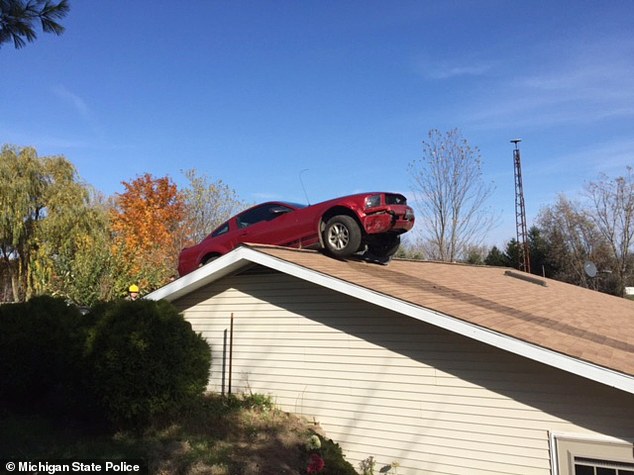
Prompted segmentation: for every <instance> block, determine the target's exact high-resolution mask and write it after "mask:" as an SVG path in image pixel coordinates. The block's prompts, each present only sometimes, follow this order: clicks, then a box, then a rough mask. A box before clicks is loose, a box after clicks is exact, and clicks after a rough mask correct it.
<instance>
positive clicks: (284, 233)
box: [178, 193, 414, 276]
mask: <svg viewBox="0 0 634 475" xmlns="http://www.w3.org/2000/svg"><path fill="white" fill-rule="evenodd" d="M413 226H414V212H413V210H412V208H410V207H409V206H407V200H406V199H405V197H404V196H403V195H400V194H397V193H361V194H357V195H351V196H344V197H342V198H336V199H333V200H329V201H324V202H323V203H318V204H314V205H311V206H304V205H300V204H296V203H286V202H282V201H279V202H277V201H276V202H269V203H263V204H260V205H257V206H254V207H253V208H249V209H248V210H246V211H243V212H242V213H240V214H238V215H237V216H234V217H233V218H231V219H229V220H228V221H227V222H225V223H223V224H221V225H220V226H219V227H218V228H216V229H215V230H214V231H213V232H212V233H211V234H210V235H209V236H207V237H206V238H205V239H203V240H202V242H200V243H199V244H197V245H195V246H192V247H187V248H185V249H183V250H182V251H181V253H180V256H179V257H178V273H179V274H180V275H181V276H183V275H185V274H188V273H189V272H191V271H193V270H195V269H196V268H197V267H200V266H202V265H204V264H207V263H208V262H210V261H212V260H213V259H215V258H217V257H218V256H221V255H223V254H226V253H227V252H229V251H231V250H232V249H234V248H235V247H237V246H238V245H239V244H241V243H256V244H274V245H278V246H288V247H296V248H309V249H324V250H325V251H326V253H328V254H330V255H332V256H334V257H349V256H351V255H352V254H355V253H358V252H364V256H365V257H367V258H368V259H371V260H376V261H379V262H387V261H388V260H389V258H390V257H391V256H392V255H393V254H394V253H395V252H396V251H397V250H398V247H399V245H400V242H401V240H400V235H401V234H402V233H404V232H406V231H409V230H410V229H412V227H413Z"/></svg>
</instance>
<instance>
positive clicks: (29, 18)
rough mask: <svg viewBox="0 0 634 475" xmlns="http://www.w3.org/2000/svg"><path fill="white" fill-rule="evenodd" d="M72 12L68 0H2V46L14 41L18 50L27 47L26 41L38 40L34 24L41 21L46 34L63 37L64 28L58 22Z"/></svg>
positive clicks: (0, 29)
mask: <svg viewBox="0 0 634 475" xmlns="http://www.w3.org/2000/svg"><path fill="white" fill-rule="evenodd" d="M69 10H70V5H69V3H68V0H60V1H59V2H57V3H54V2H52V1H51V0H27V1H25V0H0V45H2V43H5V42H8V41H13V45H14V46H15V48H16V49H18V48H22V47H24V46H25V45H26V43H25V41H24V40H25V39H26V41H28V42H32V41H34V40H35V39H36V37H37V35H36V33H35V28H34V26H33V23H35V22H36V21H38V20H39V22H40V25H41V26H42V30H43V31H44V32H46V33H54V34H56V35H61V34H62V33H63V32H64V27H63V26H62V25H60V24H59V23H58V22H57V21H58V20H61V19H62V18H64V17H65V16H66V14H67V13H68V11H69Z"/></svg>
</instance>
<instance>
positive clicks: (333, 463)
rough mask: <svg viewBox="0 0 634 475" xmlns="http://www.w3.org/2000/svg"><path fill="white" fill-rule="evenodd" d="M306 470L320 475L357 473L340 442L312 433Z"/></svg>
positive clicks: (307, 449)
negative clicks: (346, 457) (345, 455)
mask: <svg viewBox="0 0 634 475" xmlns="http://www.w3.org/2000/svg"><path fill="white" fill-rule="evenodd" d="M305 449H306V459H307V462H306V472H307V473H318V474H319V475H357V472H356V471H355V470H354V467H353V466H352V464H350V462H348V461H347V460H346V459H345V457H344V455H343V452H342V451H341V447H340V446H339V444H337V443H336V442H334V441H333V440H332V439H326V438H325V437H323V436H321V435H319V434H315V433H312V434H310V436H309V438H308V441H307V443H306V447H305Z"/></svg>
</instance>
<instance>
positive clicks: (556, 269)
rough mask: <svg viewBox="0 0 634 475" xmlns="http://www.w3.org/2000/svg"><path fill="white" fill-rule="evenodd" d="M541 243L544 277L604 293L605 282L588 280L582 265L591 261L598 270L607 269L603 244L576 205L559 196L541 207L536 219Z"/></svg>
mask: <svg viewBox="0 0 634 475" xmlns="http://www.w3.org/2000/svg"><path fill="white" fill-rule="evenodd" d="M538 225H539V228H540V230H541V234H542V236H543V239H544V247H545V258H544V260H545V263H546V268H547V269H548V271H547V276H549V277H550V276H552V277H553V278H555V279H558V280H562V281H564V282H569V283H571V284H576V285H580V286H582V287H587V288H593V289H596V290H604V291H605V290H607V288H606V286H605V284H606V283H607V280H606V279H603V278H599V279H596V278H591V277H589V276H588V275H587V274H586V272H585V270H584V264H585V263H586V262H587V261H592V262H594V263H595V265H596V266H597V267H598V268H599V269H603V270H605V269H609V268H610V266H611V263H610V256H609V250H608V247H607V242H606V241H605V239H604V238H603V237H602V236H601V234H600V233H599V231H598V229H597V227H596V225H595V224H594V222H593V220H592V219H591V218H590V216H589V214H588V212H587V211H586V210H585V209H584V207H583V206H582V205H581V204H580V203H576V202H573V201H570V200H569V199H568V198H566V197H565V196H563V195H561V196H559V197H558V199H557V201H556V202H555V203H554V204H553V205H551V206H547V207H544V208H543V209H542V210H541V212H540V214H539V217H538Z"/></svg>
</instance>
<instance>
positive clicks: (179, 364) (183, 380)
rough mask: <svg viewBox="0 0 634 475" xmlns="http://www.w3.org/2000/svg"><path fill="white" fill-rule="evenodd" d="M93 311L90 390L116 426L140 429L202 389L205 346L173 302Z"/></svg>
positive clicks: (207, 359)
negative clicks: (154, 417) (94, 322)
mask: <svg viewBox="0 0 634 475" xmlns="http://www.w3.org/2000/svg"><path fill="white" fill-rule="evenodd" d="M93 313H94V315H93V318H95V319H96V324H95V326H94V328H93V329H92V330H91V334H90V336H89V337H88V340H87V345H86V350H87V351H86V356H87V362H88V367H89V368H90V369H91V381H92V392H93V394H94V395H95V397H96V398H97V399H98V403H99V405H100V407H101V408H102V409H103V410H104V411H105V415H106V417H107V419H109V420H110V421H111V422H113V423H115V424H116V425H117V426H118V427H121V428H135V429H138V428H141V427H143V426H144V425H145V424H146V423H148V422H149V421H150V420H151V419H152V417H153V416H157V415H160V414H165V413H169V412H170V411H175V410H178V409H179V408H181V407H182V406H183V405H184V404H186V403H187V402H189V401H191V399H192V398H193V397H197V396H199V395H201V394H202V393H203V392H204V390H205V387H206V385H207V381H208V378H209V367H210V364H211V353H210V349H209V346H208V344H207V342H206V341H205V340H204V339H203V338H202V337H201V336H200V335H197V334H196V333H194V332H193V331H192V328H191V325H190V324H189V323H188V322H186V321H185V320H184V319H183V317H182V316H181V315H180V314H179V313H178V311H177V309H176V308H175V307H174V306H172V305H171V304H169V303H167V302H162V301H161V302H153V301H142V300H141V301H134V302H128V301H121V302H115V303H109V304H104V305H101V306H99V307H97V308H95V309H94V310H93Z"/></svg>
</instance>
